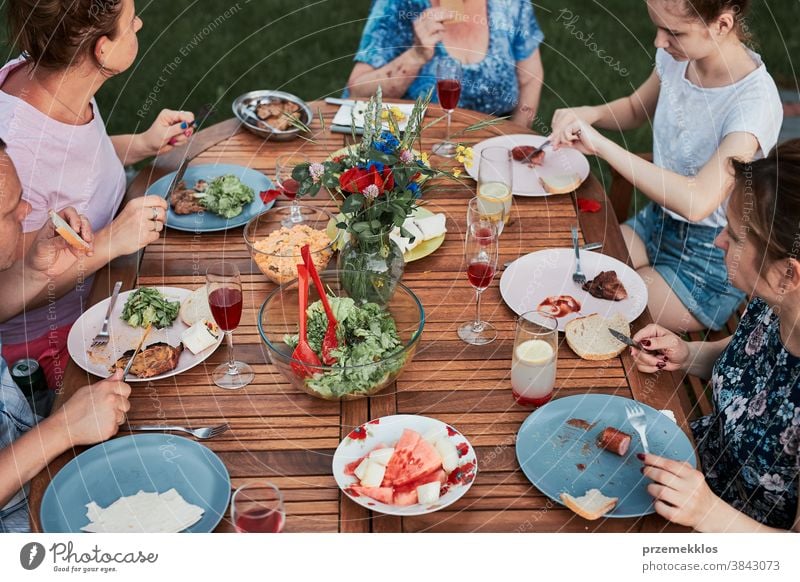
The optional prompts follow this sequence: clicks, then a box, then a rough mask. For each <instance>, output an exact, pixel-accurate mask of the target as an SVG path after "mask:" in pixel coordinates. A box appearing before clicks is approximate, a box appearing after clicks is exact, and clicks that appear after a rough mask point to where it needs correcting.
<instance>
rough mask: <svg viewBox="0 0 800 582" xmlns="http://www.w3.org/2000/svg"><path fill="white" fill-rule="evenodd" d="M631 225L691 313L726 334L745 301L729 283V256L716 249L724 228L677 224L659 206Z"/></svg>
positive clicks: (650, 207)
mask: <svg viewBox="0 0 800 582" xmlns="http://www.w3.org/2000/svg"><path fill="white" fill-rule="evenodd" d="M625 224H627V225H628V226H630V227H631V228H632V229H633V230H634V232H635V233H636V234H637V235H638V236H639V238H640V239H642V242H644V244H645V247H646V248H647V256H648V259H649V260H650V265H651V266H652V267H653V268H654V269H655V270H656V271H657V272H658V274H659V275H661V276H662V277H663V278H664V280H665V281H666V282H667V285H669V286H670V287H671V288H672V291H673V292H674V293H675V295H676V296H677V297H678V299H680V300H681V303H683V305H684V306H685V307H686V309H688V310H689V313H691V314H692V315H693V316H694V317H695V318H696V319H697V321H699V322H700V323H702V324H703V325H704V326H706V327H708V328H711V329H714V330H719V329H722V328H723V327H724V326H725V322H726V321H728V319H729V318H730V316H731V315H732V314H733V312H734V311H736V308H737V307H738V306H739V304H740V303H741V302H742V300H743V299H744V298H745V294H744V292H742V291H740V290H739V289H736V288H735V287H733V286H732V285H731V284H730V282H729V281H728V269H727V267H726V266H725V253H724V252H723V251H722V249H719V248H717V247H715V246H714V239H716V238H717V235H718V234H719V233H720V231H721V230H722V228H714V227H711V226H703V225H699V224H693V223H690V222H684V221H682V220H676V219H674V218H672V217H671V216H670V215H669V214H667V213H665V212H664V211H663V210H662V209H661V207H660V206H659V205H658V204H655V203H654V202H651V203H650V204H649V205H648V206H646V207H645V209H644V210H642V211H641V212H639V214H637V215H635V216H634V217H632V218H630V219H628V221H627V222H626V223H625Z"/></svg>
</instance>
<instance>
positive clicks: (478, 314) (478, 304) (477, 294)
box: [472, 289, 483, 332]
mask: <svg viewBox="0 0 800 582" xmlns="http://www.w3.org/2000/svg"><path fill="white" fill-rule="evenodd" d="M472 330H473V331H476V332H480V331H483V321H481V290H480V289H475V322H474V323H473V324H472Z"/></svg>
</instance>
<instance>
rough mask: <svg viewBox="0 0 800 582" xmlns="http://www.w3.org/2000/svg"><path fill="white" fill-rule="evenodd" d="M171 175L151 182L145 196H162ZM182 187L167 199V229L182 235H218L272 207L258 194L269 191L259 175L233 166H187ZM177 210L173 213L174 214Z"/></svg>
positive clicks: (268, 183) (165, 192)
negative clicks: (203, 233) (200, 233)
mask: <svg viewBox="0 0 800 582" xmlns="http://www.w3.org/2000/svg"><path fill="white" fill-rule="evenodd" d="M174 176H175V172H172V173H170V174H167V175H166V176H164V177H162V178H161V179H160V180H158V181H156V182H154V183H153V184H151V185H150V187H149V188H148V189H147V192H146V194H152V195H155V196H161V197H162V198H163V197H165V196H166V194H167V189H168V188H169V186H170V184H171V183H172V179H173V177H174ZM182 182H183V184H184V187H182V188H180V187H179V188H176V189H175V191H174V192H173V193H172V195H171V196H170V207H169V210H168V211H167V222H166V224H167V226H168V227H170V228H174V229H175V230H182V231H185V232H195V233H197V232H218V231H223V230H227V229H229V228H235V227H237V226H243V225H245V224H247V221H248V220H250V219H251V218H253V217H254V216H256V215H258V214H259V213H261V212H264V211H265V210H268V209H269V208H271V207H272V205H273V204H275V201H271V202H269V203H268V204H264V202H262V200H261V197H260V196H259V194H260V193H261V192H263V191H264V190H269V189H270V188H272V180H270V179H269V178H267V177H266V176H265V175H264V174H262V173H261V172H257V171H256V170H253V169H251V168H246V167H244V166H237V165H233V164H201V165H197V166H190V167H189V168H187V170H186V173H185V174H184V175H183V180H182ZM176 211H177V212H176Z"/></svg>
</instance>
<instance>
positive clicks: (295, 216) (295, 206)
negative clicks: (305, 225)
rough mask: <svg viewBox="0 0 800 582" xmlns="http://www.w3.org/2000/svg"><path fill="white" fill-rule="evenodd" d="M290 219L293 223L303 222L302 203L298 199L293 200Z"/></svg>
mask: <svg viewBox="0 0 800 582" xmlns="http://www.w3.org/2000/svg"><path fill="white" fill-rule="evenodd" d="M290 212H291V214H290V215H289V216H290V219H291V221H292V222H303V215H302V214H300V203H299V202H298V201H297V198H295V199H294V200H292V209H291V211H290Z"/></svg>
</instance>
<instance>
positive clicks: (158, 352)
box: [110, 342, 183, 378]
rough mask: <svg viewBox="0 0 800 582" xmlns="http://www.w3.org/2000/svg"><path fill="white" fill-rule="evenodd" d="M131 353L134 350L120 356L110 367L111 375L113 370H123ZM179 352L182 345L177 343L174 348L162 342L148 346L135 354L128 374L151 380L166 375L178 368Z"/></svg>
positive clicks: (181, 350) (181, 349)
mask: <svg viewBox="0 0 800 582" xmlns="http://www.w3.org/2000/svg"><path fill="white" fill-rule="evenodd" d="M133 352H134V350H128V351H127V352H125V353H124V354H122V357H121V358H120V359H118V360H117V361H116V362H114V365H113V366H111V370H110V371H111V373H112V374H113V373H114V370H118V369H119V370H123V369H125V366H127V365H128V360H130V358H131V356H132V355H133ZM181 352H183V344H182V343H179V344H178V346H177V347H174V348H173V347H172V346H171V345H169V344H167V343H164V342H156V343H154V344H150V345H149V346H147V347H146V348H145V349H143V350H142V351H141V352H139V353H138V354H137V356H136V359H135V360H134V361H133V366H131V371H130V373H131V374H133V375H134V376H138V377H139V378H152V377H153V376H159V375H161V374H166V373H167V372H170V371H172V370H174V369H175V368H176V367H177V366H178V359H179V358H180V356H181Z"/></svg>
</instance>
